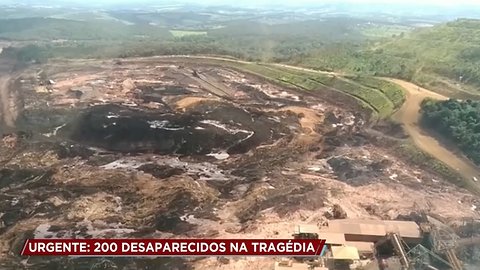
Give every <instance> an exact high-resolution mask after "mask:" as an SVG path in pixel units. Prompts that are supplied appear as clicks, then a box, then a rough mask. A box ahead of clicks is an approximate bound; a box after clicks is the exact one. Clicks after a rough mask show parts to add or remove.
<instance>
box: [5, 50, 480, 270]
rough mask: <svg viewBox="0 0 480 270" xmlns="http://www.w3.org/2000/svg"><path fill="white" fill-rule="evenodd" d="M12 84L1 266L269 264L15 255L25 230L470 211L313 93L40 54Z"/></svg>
mask: <svg viewBox="0 0 480 270" xmlns="http://www.w3.org/2000/svg"><path fill="white" fill-rule="evenodd" d="M14 79H15V80H14V81H13V83H12V84H10V85H13V86H11V87H14V91H15V92H16V93H18V95H15V97H16V98H18V99H19V100H17V101H16V104H17V106H16V107H18V112H17V113H16V115H17V114H18V117H17V119H16V132H14V133H12V134H10V135H7V134H5V135H4V138H3V143H2V144H1V149H0V164H1V166H0V197H1V200H0V256H1V257H2V258H1V259H0V266H1V267H2V269H83V268H82V267H84V268H85V269H189V268H191V269H266V268H268V267H272V266H273V262H272V260H271V259H240V258H238V259H231V260H217V259H213V258H212V259H203V260H198V259H196V260H187V259H180V258H175V259H168V258H158V259H133V258H120V259H78V258H21V257H19V256H18V253H19V249H20V248H21V246H22V245H23V241H24V240H25V239H26V238H29V237H42V238H44V237H47V238H48V237H149V238H150V237H224V238H225V237H229V238H249V237H251V238H280V237H286V238H289V237H291V233H292V229H293V226H294V225H295V224H297V223H312V224H319V225H320V224H323V223H324V222H325V221H327V220H328V219H331V218H341V217H352V218H374V219H397V218H403V219H405V217H407V218H408V216H409V215H410V214H411V212H413V211H418V210H419V209H418V208H425V209H426V208H428V210H429V211H430V213H432V214H435V215H436V216H438V217H440V218H442V219H443V220H444V222H446V223H449V224H452V225H454V224H459V225H461V224H460V223H459V222H461V221H462V220H467V219H473V218H476V217H477V210H476V208H477V207H478V206H480V202H479V201H478V199H477V198H476V197H474V196H473V195H471V194H469V193H468V192H467V191H465V190H461V189H458V188H456V187H454V186H452V185H450V184H449V183H448V182H447V181H445V179H441V178H440V177H438V176H436V175H433V174H431V173H428V172H426V171H424V170H422V168H417V167H415V166H414V165H412V164H410V163H408V162H405V161H402V160H400V159H399V158H397V157H396V155H395V153H391V152H389V150H388V148H384V147H381V145H382V143H381V142H382V140H383V138H382V132H383V130H381V129H380V130H381V131H380V132H379V131H376V132H370V131H369V130H370V129H368V128H366V122H367V119H364V117H363V116H362V114H359V113H355V112H351V111H349V110H348V109H347V108H348V107H349V106H348V104H345V106H334V105H332V103H329V102H327V101H326V100H324V99H322V97H321V96H319V95H315V94H314V93H304V92H299V91H298V90H295V89H284V88H281V87H278V86H276V85H273V84H271V83H268V82H266V81H265V80H262V79H261V78H257V77H254V76H251V75H246V74H243V73H241V72H238V71H236V70H233V69H230V68H226V67H218V66H211V65H202V64H198V62H196V63H188V61H185V63H181V64H179V63H178V61H173V60H168V59H150V60H145V59H143V60H141V59H133V60H128V61H127V60H121V61H113V60H112V61H104V62H100V61H68V62H51V63H50V64H48V65H43V66H37V67H34V68H30V69H28V70H26V71H25V72H23V73H22V74H21V75H20V76H19V77H18V78H17V77H15V78H14ZM339 100H340V101H339V102H340V103H341V99H340V98H339ZM148 267H150V268H148Z"/></svg>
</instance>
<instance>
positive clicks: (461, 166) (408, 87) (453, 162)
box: [167, 55, 480, 184]
mask: <svg viewBox="0 0 480 270" xmlns="http://www.w3.org/2000/svg"><path fill="white" fill-rule="evenodd" d="M167 57H185V58H197V59H211V60H220V61H227V62H236V63H242V64H251V63H252V62H247V61H242V60H236V59H231V58H222V57H217V56H192V55H182V56H167ZM273 65H275V66H279V67H284V68H290V69H295V70H300V71H306V72H315V73H321V74H331V75H335V76H342V75H344V74H341V73H336V72H328V71H319V70H314V69H309V68H304V67H298V66H291V65H285V64H273ZM383 79H385V80H388V81H391V82H393V83H395V84H397V85H399V86H401V87H402V88H404V89H405V95H406V98H405V102H404V104H403V105H402V107H401V108H400V109H399V110H398V111H397V112H396V113H395V114H394V116H393V117H394V119H396V120H397V121H399V122H400V123H402V124H403V125H404V127H405V130H406V131H407V133H408V134H409V135H410V137H411V138H412V140H413V142H414V143H415V145H417V147H419V148H420V149H421V150H423V151H425V152H426V153H429V154H430V155H432V156H433V157H435V158H436V159H438V160H440V161H442V162H443V163H445V164H447V165H448V166H449V167H451V168H453V169H455V170H457V171H458V173H460V174H461V175H462V176H463V177H464V178H465V180H466V181H469V182H471V183H473V184H478V183H475V182H474V181H473V177H477V178H480V168H479V167H477V166H475V164H473V162H471V161H470V160H468V159H467V158H466V157H464V156H463V155H461V154H459V153H455V152H453V151H451V150H449V149H447V148H446V147H445V146H444V145H443V144H442V143H440V142H439V141H438V140H437V139H436V138H434V137H432V136H431V135H429V134H428V133H427V132H426V131H424V130H422V128H421V127H420V126H419V124H418V122H419V119H420V104H421V102H422V100H424V99H425V98H433V99H439V100H445V99H448V97H446V96H443V95H440V94H438V93H435V92H433V91H430V90H427V89H425V88H422V87H419V86H417V85H415V84H413V83H410V82H407V81H403V80H399V79H393V78H383Z"/></svg>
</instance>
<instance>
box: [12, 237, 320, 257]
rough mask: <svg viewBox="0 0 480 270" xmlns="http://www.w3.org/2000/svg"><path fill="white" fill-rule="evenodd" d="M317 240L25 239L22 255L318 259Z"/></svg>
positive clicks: (318, 241)
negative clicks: (284, 257)
mask: <svg viewBox="0 0 480 270" xmlns="http://www.w3.org/2000/svg"><path fill="white" fill-rule="evenodd" d="M324 245H325V240H319V239H305V240H304V239H302V240H300V239H268V240H267V239H228V240H226V239H29V240H27V241H26V242H25V245H24V247H23V250H22V253H21V255H22V256H47V255H50V256H102V257H103V256H165V257H173V256H182V257H188V256H205V257H208V256H302V257H307V256H320V255H321V254H322V252H323V247H324Z"/></svg>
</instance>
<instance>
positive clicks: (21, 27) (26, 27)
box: [0, 17, 172, 41]
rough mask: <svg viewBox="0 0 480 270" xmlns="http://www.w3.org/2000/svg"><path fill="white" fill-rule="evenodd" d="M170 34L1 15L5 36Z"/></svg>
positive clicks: (114, 25) (0, 26) (112, 24)
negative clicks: (9, 17)
mask: <svg viewBox="0 0 480 270" xmlns="http://www.w3.org/2000/svg"><path fill="white" fill-rule="evenodd" d="M170 37H172V35H171V34H170V32H169V31H168V30H167V29H164V28H161V27H154V26H149V25H142V26H137V25H126V24H123V23H120V22H117V21H109V20H88V21H76V20H65V19H54V18H38V17H37V18H20V19H0V38H2V39H7V40H9V39H10V40H32V41H33V40H40V41H41V40H56V39H63V40H135V39H141V38H148V39H150V40H155V39H164V38H170Z"/></svg>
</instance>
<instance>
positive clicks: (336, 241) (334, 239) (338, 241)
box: [319, 232, 345, 245]
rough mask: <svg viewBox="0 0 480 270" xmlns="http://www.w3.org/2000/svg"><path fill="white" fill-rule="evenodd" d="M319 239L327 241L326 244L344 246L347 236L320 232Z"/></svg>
mask: <svg viewBox="0 0 480 270" xmlns="http://www.w3.org/2000/svg"><path fill="white" fill-rule="evenodd" d="M319 238H320V239H325V243H326V244H330V245H344V244H345V234H343V233H337V232H319Z"/></svg>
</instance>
